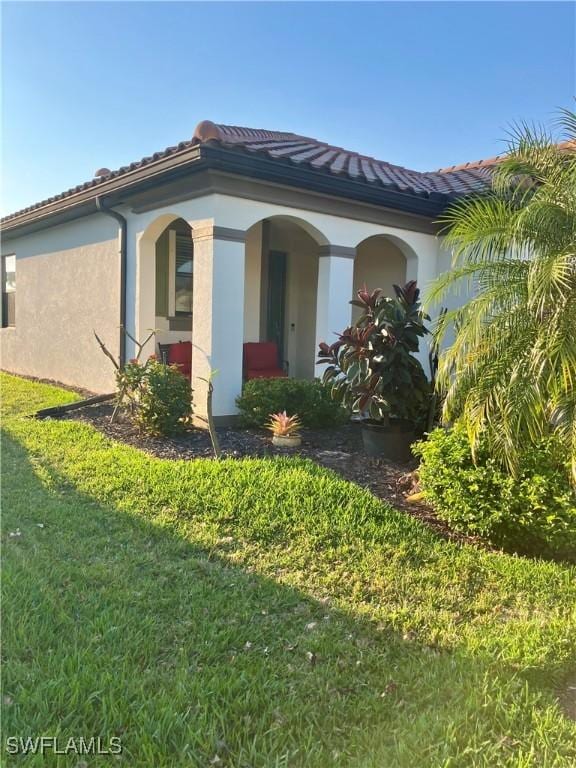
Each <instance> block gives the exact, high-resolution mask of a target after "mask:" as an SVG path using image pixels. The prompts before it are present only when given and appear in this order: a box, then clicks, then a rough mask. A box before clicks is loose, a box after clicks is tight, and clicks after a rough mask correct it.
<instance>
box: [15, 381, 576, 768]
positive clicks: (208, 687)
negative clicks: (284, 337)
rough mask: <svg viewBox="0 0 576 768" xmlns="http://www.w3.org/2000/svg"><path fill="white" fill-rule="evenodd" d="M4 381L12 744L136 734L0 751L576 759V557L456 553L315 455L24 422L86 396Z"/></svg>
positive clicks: (44, 761)
mask: <svg viewBox="0 0 576 768" xmlns="http://www.w3.org/2000/svg"><path fill="white" fill-rule="evenodd" d="M2 383H3V403H4V408H5V415H4V424H3V427H4V435H3V454H2V470H3V520H2V524H3V530H2V543H3V554H4V566H3V602H2V606H3V619H4V620H3V646H4V647H3V658H4V664H3V705H4V712H3V738H6V737H8V736H23V737H26V736H40V735H42V734H45V735H52V736H55V735H60V736H61V737H64V738H68V737H69V736H74V737H77V738H78V737H80V736H84V737H85V738H89V737H91V736H99V735H100V736H101V737H103V739H104V740H107V739H109V738H110V737H111V736H119V737H120V738H121V739H122V745H123V753H122V755H121V757H120V758H116V757H101V758H94V757H90V756H88V757H84V758H79V757H78V756H73V757H70V756H68V757H56V756H52V755H50V754H48V755H45V756H44V757H40V756H36V757H27V758H25V759H23V758H15V757H9V756H6V755H5V754H4V755H3V758H2V760H1V764H2V765H7V766H8V765H25V766H77V765H83V761H85V763H86V764H87V765H88V766H110V765H125V766H129V767H130V768H139V767H140V766H150V767H151V768H163V767H166V768H179V767H180V766H187V767H188V766H199V767H200V766H202V767H204V766H207V767H208V766H210V765H216V766H221V767H222V768H223V767H224V766H226V767H228V766H234V767H235V768H248V767H249V766H250V767H251V768H257V767H266V768H268V767H270V768H272V767H273V766H278V767H280V766H306V768H308V766H310V767H313V766H346V767H350V768H360V767H361V768H396V767H399V768H404V767H406V768H428V767H429V768H465V767H466V766H475V767H476V766H486V767H487V768H488V766H490V768H494V767H495V766H515V767H517V768H526V766H535V767H536V766H537V767H538V768H551V767H552V766H574V765H576V727H575V724H574V723H572V722H571V721H569V720H568V719H567V718H565V717H564V716H563V715H562V713H561V711H560V709H559V707H558V705H557V703H556V699H555V695H554V690H555V688H556V686H558V685H561V683H562V681H563V680H564V679H565V678H566V677H567V676H568V675H569V674H570V671H571V670H572V669H574V661H575V659H576V615H575V611H576V579H575V578H574V577H575V575H576V572H575V571H574V569H570V568H569V567H566V566H562V565H560V564H556V563H550V562H537V561H531V560H526V559H521V558H515V557H511V556H508V555H502V554H493V553H487V552H483V551H479V550H477V549H474V548H471V547H467V546H458V545H455V544H451V543H447V542H445V541H443V540H441V539H439V538H438V537H436V536H435V535H434V534H433V533H432V532H431V531H430V530H428V529H427V528H425V527H424V526H423V525H422V524H420V523H418V522H416V521H415V520H413V519H410V518H409V517H407V516H406V515H404V514H402V513H400V512H396V511H394V510H392V509H390V508H389V507H387V506H386V505H384V504H382V503H380V502H379V501H377V500H376V499H374V498H373V497H372V496H371V495H370V494H368V493H367V492H364V491H362V490H361V489H359V488H357V487H356V486H354V485H352V484H349V483H347V482H344V481H343V480H341V479H339V478H338V477H336V476H335V475H334V474H332V473H331V472H329V471H327V470H325V469H322V468H319V467H317V466H315V465H314V464H312V463H310V462H308V461H302V460H297V459H285V460H243V461H233V460H226V461H222V462H220V463H217V462H213V461H208V460H199V461H195V462H183V461H182V462H170V461H166V460H159V459H154V458H151V457H149V456H147V455H146V454H144V453H141V452H139V451H137V450H135V449H133V448H130V447H126V446H123V445H119V444H116V443H114V442H111V441H110V440H107V439H105V438H104V437H103V436H102V435H101V434H99V433H97V432H96V431H94V430H93V429H92V428H90V427H89V426H87V425H83V424H80V423H73V422H65V421H43V422H39V421H35V420H30V419H25V418H22V415H23V414H25V413H27V412H30V411H31V410H34V409H36V408H38V407H41V406H48V405H52V404H55V403H61V402H65V401H67V400H70V399H73V398H74V395H72V394H71V393H69V392H63V391H61V390H58V389H55V388H53V387H49V386H46V385H41V384H35V383H31V382H29V381H24V380H20V379H17V378H15V377H9V376H7V375H3V376H2ZM40 526H42V527H40ZM18 530H19V532H20V535H12V536H11V535H10V534H11V533H12V534H14V533H17V532H18ZM3 749H4V748H3Z"/></svg>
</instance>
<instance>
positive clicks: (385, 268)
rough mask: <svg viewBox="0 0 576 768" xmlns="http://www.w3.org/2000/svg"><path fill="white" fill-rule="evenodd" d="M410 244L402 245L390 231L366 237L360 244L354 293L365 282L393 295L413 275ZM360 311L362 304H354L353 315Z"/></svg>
mask: <svg viewBox="0 0 576 768" xmlns="http://www.w3.org/2000/svg"><path fill="white" fill-rule="evenodd" d="M407 248H408V246H405V247H404V248H402V247H401V246H400V244H399V243H397V242H394V241H393V240H392V239H391V238H390V237H388V236H386V235H374V236H372V237H368V238H366V240H363V241H362V242H361V243H360V244H359V245H358V246H357V247H356V258H355V259H354V293H356V291H357V290H358V289H359V288H362V287H363V286H364V285H365V286H367V288H368V289H369V290H374V289H376V288H380V289H381V290H382V293H383V295H384V296H393V295H394V288H393V286H394V285H395V284H396V285H403V284H404V283H405V282H406V281H407V280H408V279H410V274H409V272H411V271H412V270H411V269H409V265H410V267H412V264H411V256H412V254H411V252H410V251H408V253H407V251H406V249H407ZM407 256H408V258H407ZM414 258H415V257H414ZM360 312H361V310H360V308H358V307H354V309H353V313H352V316H353V318H356V317H358V315H359V314H360Z"/></svg>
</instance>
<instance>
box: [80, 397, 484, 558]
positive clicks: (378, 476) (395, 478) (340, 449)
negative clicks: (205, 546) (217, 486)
mask: <svg viewBox="0 0 576 768" xmlns="http://www.w3.org/2000/svg"><path fill="white" fill-rule="evenodd" d="M112 411H113V405H112V404H111V403H101V404H97V405H91V406H86V407H84V408H80V409H78V410H75V411H71V412H69V413H67V414H66V415H65V418H66V419H71V420H75V421H83V422H86V423H88V424H91V425H92V426H93V427H95V428H96V429H98V430H99V431H100V432H102V433H103V434H104V435H106V436H107V437H110V438H112V439H113V440H117V441H119V442H122V443H126V444H128V445H132V446H134V447H135V448H140V449H141V450H143V451H146V452H147V453H149V454H151V455H153V456H157V457H159V458H162V459H188V460H190V459H198V458H203V459H210V458H213V452H212V445H211V443H210V437H209V435H208V432H207V431H206V430H204V429H189V430H187V431H186V432H184V433H182V434H180V435H176V436H174V437H162V438H159V437H150V436H148V435H144V434H142V433H141V432H140V431H139V430H138V429H137V428H136V427H135V426H134V425H133V424H132V423H131V422H130V421H128V420H126V419H123V418H120V419H119V420H117V421H115V422H114V423H113V424H111V423H110V416H111V414H112ZM218 437H219V440H220V447H221V449H222V454H223V456H225V457H228V458H243V457H250V456H253V457H266V456H268V457H270V456H302V457H304V458H308V459H311V460H312V461H315V462H316V463H318V464H320V465H322V466H324V467H327V468H329V469H331V470H333V471H334V472H336V473H338V474H339V475H341V476H342V477H344V478H345V479H346V480H350V481H352V482H354V483H356V484H357V485H359V486H360V487H362V488H366V489H368V490H369V491H370V492H371V493H373V494H374V496H376V497H377V498H379V499H382V500H383V501H386V502H388V503H389V504H390V505H391V506H393V507H396V508H397V509H402V510H404V511H405V512H407V513H408V514H410V515H412V516H413V517H416V518H418V519H419V520H421V521H422V522H424V523H426V524H427V525H428V526H430V527H431V528H433V529H434V530H435V531H436V532H437V533H439V534H440V535H441V536H443V537H444V538H447V539H451V540H453V541H459V542H466V543H469V544H475V545H481V546H485V544H484V543H483V542H482V541H481V540H480V539H477V538H475V537H471V536H465V535H463V534H460V533H458V532H456V531H453V530H452V529H451V528H450V527H449V526H448V525H447V524H446V523H444V522H442V521H441V520H438V518H437V517H436V516H435V514H434V511H433V510H432V509H431V508H430V507H429V506H428V505H426V504H424V503H410V502H408V501H407V500H406V496H407V495H410V494H411V493H413V492H414V491H416V490H417V478H416V475H415V472H414V470H415V469H416V466H417V463H416V462H414V463H413V464H411V465H410V464H408V465H398V464H393V463H392V462H389V461H385V460H382V459H373V458H369V457H367V456H366V454H365V453H364V450H363V447H362V436H361V430H360V425H359V424H355V423H352V422H351V423H350V424H347V425H345V426H342V427H338V428H335V429H321V430H320V429H318V430H314V429H304V430H302V445H301V446H300V447H299V448H288V449H286V448H276V447H275V446H273V445H272V443H271V441H270V435H269V433H267V432H265V431H264V430H258V429H240V428H224V427H219V428H218Z"/></svg>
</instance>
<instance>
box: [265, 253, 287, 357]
mask: <svg viewBox="0 0 576 768" xmlns="http://www.w3.org/2000/svg"><path fill="white" fill-rule="evenodd" d="M285 312H286V254H285V253H281V252H280V251H270V252H269V254H268V311H267V324H266V340H267V341H274V342H276V344H277V345H278V353H279V356H280V361H282V360H284V328H285V320H286V316H285Z"/></svg>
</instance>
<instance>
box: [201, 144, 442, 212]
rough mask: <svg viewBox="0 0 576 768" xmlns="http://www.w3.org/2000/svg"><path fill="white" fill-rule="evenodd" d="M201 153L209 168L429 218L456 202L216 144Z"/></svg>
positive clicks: (434, 194)
mask: <svg viewBox="0 0 576 768" xmlns="http://www.w3.org/2000/svg"><path fill="white" fill-rule="evenodd" d="M201 153H202V158H203V159H205V160H206V162H207V165H208V167H210V168H214V169H217V170H222V171H227V172H229V173H237V174H239V175H241V176H245V177H248V178H256V179H261V180H263V181H270V182H274V183H277V184H278V183H279V184H283V185H287V186H293V187H300V188H304V189H306V190H309V191H312V192H316V193H320V194H327V195H331V196H336V197H342V198H347V199H350V200H356V201H359V202H363V203H370V204H372V205H380V206H382V207H384V208H390V209H393V210H399V211H403V212H406V213H412V214H416V215H420V216H425V217H427V218H435V217H436V216H438V215H439V214H440V213H442V211H443V210H444V209H445V208H446V206H447V205H448V204H449V203H450V202H451V200H453V196H449V195H444V194H440V193H436V192H433V193H431V194H418V193H416V192H404V191H402V190H400V189H398V188H397V187H394V186H393V185H390V186H384V185H383V184H382V183H380V182H377V181H375V182H368V181H362V180H357V181H356V180H354V179H351V178H350V177H349V176H344V175H342V176H338V175H335V174H334V173H330V172H329V171H324V170H320V169H313V168H309V167H307V166H304V165H297V164H295V163H294V162H293V161H291V160H280V159H277V158H274V159H272V158H268V157H265V156H263V155H261V154H256V153H247V152H245V151H241V150H236V149H228V148H225V147H222V146H221V145H219V144H215V143H207V144H203V145H202V146H201Z"/></svg>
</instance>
